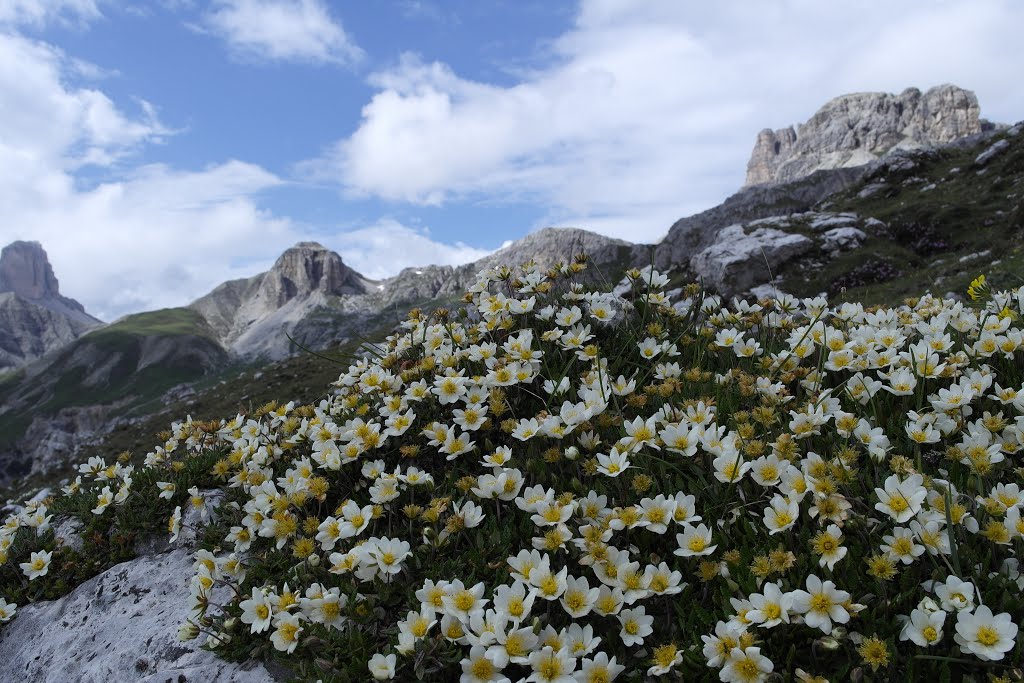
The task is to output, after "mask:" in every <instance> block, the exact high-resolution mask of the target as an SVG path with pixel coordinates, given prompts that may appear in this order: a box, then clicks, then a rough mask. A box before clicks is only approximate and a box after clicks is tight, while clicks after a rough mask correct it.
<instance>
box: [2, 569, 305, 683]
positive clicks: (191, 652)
mask: <svg viewBox="0 0 1024 683" xmlns="http://www.w3.org/2000/svg"><path fill="white" fill-rule="evenodd" d="M192 573H193V571H192V558H191V553H190V552H188V551H187V550H180V549H179V550H174V551H173V552H169V553H163V554H159V555H151V556H143V557H139V558H136V559H134V560H131V561H129V562H124V563H122V564H119V565H115V566H113V567H111V568H110V569H108V570H107V571H105V572H103V573H102V574H100V575H98V576H96V577H93V578H92V579H90V580H89V581H86V582H85V583H83V584H82V585H80V586H78V587H77V588H76V589H75V590H73V591H72V592H71V593H69V594H68V595H65V596H64V597H63V598H60V599H59V600H52V601H49V602H37V603H34V604H30V605H19V607H18V616H17V617H16V619H15V621H14V622H13V623H12V624H10V625H8V626H7V627H6V628H4V629H3V630H2V631H0V662H3V666H4V671H5V672H6V673H5V675H4V676H5V680H7V679H8V677H9V679H10V680H18V681H21V682H22V683H67V682H68V681H76V682H77V683H109V681H124V682H125V683H128V682H138V683H164V682H165V681H168V680H170V681H178V680H185V681H204V682H207V683H278V682H279V681H282V680H285V678H286V677H285V676H283V675H274V674H273V673H272V672H271V671H269V670H268V669H267V668H265V667H264V666H263V665H261V664H259V663H255V662H250V663H247V664H233V663H230V662H227V661H224V660H222V659H218V658H217V656H216V655H215V654H213V653H212V652H208V651H206V650H201V649H199V645H200V644H201V643H202V642H203V641H202V639H199V640H193V641H188V642H179V641H178V627H179V626H181V624H183V623H185V619H186V618H187V617H188V616H189V591H188V580H189V577H190V576H191V575H192ZM222 597H224V596H222Z"/></svg>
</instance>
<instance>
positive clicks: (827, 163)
mask: <svg viewBox="0 0 1024 683" xmlns="http://www.w3.org/2000/svg"><path fill="white" fill-rule="evenodd" d="M979 115H980V109H979V107H978V98H977V97H976V96H975V95H974V93H973V92H971V91H970V90H965V89H963V88H960V87H958V86H955V85H950V84H944V85H939V86H935V87H934V88H930V89H928V90H927V91H925V92H924V93H922V92H921V91H920V90H919V89H917V88H907V89H905V90H904V91H903V92H901V93H900V94H898V95H895V94H893V93H883V92H864V93H850V94H846V95H840V96H838V97H835V98H833V99H831V100H829V101H828V102H826V103H825V105H824V106H822V107H821V108H820V109H819V110H818V111H817V112H816V113H815V114H814V116H812V117H811V118H810V119H808V121H807V122H806V123H804V124H799V125H797V126H796V127H795V128H794V127H793V126H789V127H786V128H780V129H778V130H771V129H770V128H766V129H764V130H762V131H761V132H760V133H758V135H757V141H756V142H755V144H754V150H753V152H752V153H751V155H750V162H749V163H748V164H747V178H746V182H745V183H744V187H750V186H752V185H766V184H767V185H774V184H778V183H785V182H789V181H792V180H797V179H799V178H802V177H804V176H808V175H810V174H811V173H813V172H814V171H819V170H822V169H832V168H847V167H852V166H861V165H863V164H867V163H869V162H871V161H874V160H875V159H877V158H879V157H881V156H884V155H885V154H887V153H889V152H891V151H894V150H899V149H915V148H920V147H929V146H932V145H942V144H947V143H950V142H953V141H955V140H959V139H961V138H965V137H968V136H970V135H976V134H978V133H981V132H982V131H983V130H985V126H986V125H991V124H987V122H985V121H983V120H982V119H981V118H980V117H979Z"/></svg>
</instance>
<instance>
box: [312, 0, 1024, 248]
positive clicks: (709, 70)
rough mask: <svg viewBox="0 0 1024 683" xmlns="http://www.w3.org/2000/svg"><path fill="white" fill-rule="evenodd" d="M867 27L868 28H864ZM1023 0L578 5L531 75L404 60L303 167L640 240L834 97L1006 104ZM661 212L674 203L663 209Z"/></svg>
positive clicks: (360, 184) (1016, 64)
mask: <svg viewBox="0 0 1024 683" xmlns="http://www.w3.org/2000/svg"><path fill="white" fill-rule="evenodd" d="M883 16H884V17H885V20H884V22H881V23H880V22H879V17H883ZM1022 24H1024V5H1021V4H1019V3H1012V2H1009V0H994V1H993V2H986V3H925V2H915V3H898V4H896V5H892V4H891V3H883V2H882V1H881V0H872V1H871V2H866V3H861V4H859V5H857V6H856V7H848V8H845V9H844V10H843V11H842V17H841V19H840V18H839V17H837V9H836V7H835V6H834V5H832V4H830V3H818V2H812V1H810V0H790V1H788V2H780V3H770V4H763V3H761V4H758V5H756V7H755V6H753V5H749V4H741V3H704V4H695V3H680V2H675V1H674V0H661V1H660V2H645V3H622V2H617V1H615V0H585V1H584V2H582V3H581V5H580V8H579V12H578V14H577V16H576V19H575V23H574V25H573V27H572V28H571V29H570V30H569V31H567V32H566V33H565V34H563V35H562V36H560V37H559V38H557V39H556V40H555V41H554V42H553V43H552V44H551V45H550V46H549V51H550V54H549V59H548V60H547V65H546V66H544V67H542V68H537V69H534V70H531V71H526V72H520V73H517V74H516V78H517V82H515V83H513V84H511V85H505V84H502V85H496V84H491V83H485V82H480V81H474V80H472V79H469V78H466V77H465V76H462V75H460V74H458V73H457V72H456V71H455V70H454V69H452V68H451V67H450V66H449V65H447V64H444V63H440V62H436V61H430V60H428V59H424V58H422V57H419V56H417V55H414V54H406V55H403V56H402V58H401V59H400V60H399V61H398V62H397V64H395V65H394V66H393V67H391V68H388V69H385V70H381V71H378V72H376V73H374V74H373V75H372V76H371V78H370V84H371V85H372V86H373V87H374V88H376V90H377V92H376V93H375V94H374V95H373V97H372V99H371V100H370V101H369V102H368V103H367V104H366V105H365V106H364V108H363V111H362V120H361V122H360V125H359V127H358V128H357V130H355V132H354V133H352V134H351V135H350V136H348V137H346V138H344V139H342V140H340V141H338V142H337V143H336V144H334V145H333V146H332V147H331V148H330V149H329V150H328V151H327V152H326V153H325V154H324V155H323V156H322V157H321V158H319V159H316V160H313V161H311V162H309V163H307V164H305V165H304V166H303V168H304V170H305V171H306V172H309V173H311V174H313V175H314V176H316V177H321V178H322V177H328V178H333V179H334V180H335V181H336V182H340V184H341V185H342V186H343V187H344V189H345V191H346V192H347V193H349V194H350V195H352V196H371V197H379V198H383V199H387V200H393V201H401V202H409V203H414V204H424V205H441V204H444V203H446V202H451V201H466V200H475V199H480V198H483V199H486V200H489V201H494V200H497V201H530V202H536V203H539V204H540V205H541V206H544V207H546V209H547V211H548V215H546V216H545V218H544V221H543V222H545V223H552V222H561V223H573V224H578V225H582V226H585V227H591V228H598V229H601V230H602V231H605V232H607V233H608V234H612V235H614V236H617V237H625V238H628V239H632V240H634V241H637V240H655V239H657V238H659V237H660V236H661V235H662V234H664V232H665V231H666V230H667V228H668V226H669V224H670V223H671V220H672V217H674V218H678V217H680V216H682V215H685V214H686V212H691V213H692V211H693V210H697V209H699V208H706V207H708V206H710V205H712V204H714V203H717V202H718V201H720V200H721V199H723V198H724V197H725V196H727V195H728V194H730V193H731V192H732V191H735V190H736V189H738V188H739V186H740V185H741V184H742V182H743V173H744V169H745V165H746V161H747V157H748V155H749V153H750V149H751V147H752V145H753V142H754V138H755V136H756V134H757V132H758V130H760V129H761V128H764V127H767V126H771V127H780V126H783V125H788V124H790V123H794V122H797V121H804V120H806V119H807V118H809V117H810V116H811V115H812V114H813V113H814V111H815V110H816V109H817V108H818V107H819V106H821V105H822V104H823V103H824V102H825V100H827V99H828V98H830V97H834V96H836V95H840V94H843V93H846V92H851V91H864V90H887V91H896V92H898V91H900V90H902V89H903V88H905V87H907V86H918V87H921V88H927V87H930V86H933V85H938V84H941V83H944V82H954V83H957V84H959V85H962V86H964V87H967V88H971V89H974V90H975V91H976V92H977V93H978V95H979V99H980V101H981V103H982V107H983V113H984V114H986V115H988V116H989V117H991V118H995V119H999V118H1000V117H1006V116H1012V115H1013V113H1017V114H1018V115H1019V112H1020V111H1021V110H1022V109H1024V93H1022V92H1021V91H1020V90H1019V89H1013V88H1007V87H1006V82H1005V74H1007V73H1016V72H1018V71H1021V70H1024V51H1022V50H1021V49H1020V48H1018V47H1015V46H1016V45H1018V42H1017V41H1018V36H1017V33H1018V27H1019V26H1020V25H1022ZM673 207H676V208H675V209H673Z"/></svg>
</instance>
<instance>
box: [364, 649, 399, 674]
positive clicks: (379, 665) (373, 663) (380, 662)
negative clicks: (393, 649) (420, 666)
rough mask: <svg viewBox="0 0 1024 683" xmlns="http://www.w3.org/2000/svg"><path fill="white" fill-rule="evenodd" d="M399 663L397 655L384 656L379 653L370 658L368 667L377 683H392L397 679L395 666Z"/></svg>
mask: <svg viewBox="0 0 1024 683" xmlns="http://www.w3.org/2000/svg"><path fill="white" fill-rule="evenodd" d="M397 663H398V657H397V656H396V655H393V654H391V655H382V654H380V653H379V652H378V653H377V654H375V655H374V656H372V657H370V662H369V664H368V667H369V669H370V675H372V676H373V680H375V681H390V680H391V679H392V678H394V677H395V664H397Z"/></svg>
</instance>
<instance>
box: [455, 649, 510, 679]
mask: <svg viewBox="0 0 1024 683" xmlns="http://www.w3.org/2000/svg"><path fill="white" fill-rule="evenodd" d="M487 653H488V650H487V648H486V647H484V646H483V645H474V646H473V648H472V649H471V650H470V651H469V657H467V658H466V659H463V660H462V678H460V679H459V681H460V683H498V682H499V681H506V682H507V681H508V678H506V677H504V676H502V675H501V667H499V666H496V665H495V663H494V660H493V659H492V658H490V657H488V655H487Z"/></svg>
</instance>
